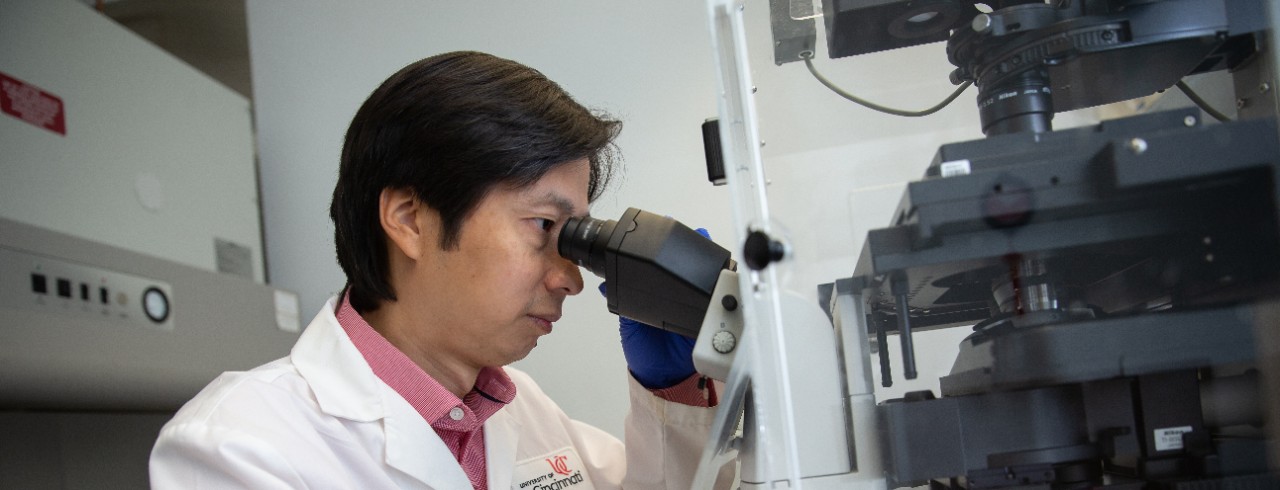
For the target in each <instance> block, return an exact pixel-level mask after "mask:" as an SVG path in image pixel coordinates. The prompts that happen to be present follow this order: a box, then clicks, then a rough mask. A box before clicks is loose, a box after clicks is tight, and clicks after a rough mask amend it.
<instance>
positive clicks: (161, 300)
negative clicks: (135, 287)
mask: <svg viewBox="0 0 1280 490" xmlns="http://www.w3.org/2000/svg"><path fill="white" fill-rule="evenodd" d="M142 311H143V312H144V313H146V314H147V318H150V319H151V321H153V322H156V323H164V321H165V320H167V319H168V318H169V297H168V296H165V294H164V291H161V290H159V289H156V288H147V290H146V291H144V292H143V293H142Z"/></svg>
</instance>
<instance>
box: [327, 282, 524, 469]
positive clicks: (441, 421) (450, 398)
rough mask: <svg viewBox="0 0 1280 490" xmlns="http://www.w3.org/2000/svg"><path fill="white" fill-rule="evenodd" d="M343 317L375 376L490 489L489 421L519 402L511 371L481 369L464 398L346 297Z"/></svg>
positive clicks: (340, 316)
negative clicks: (375, 326)
mask: <svg viewBox="0 0 1280 490" xmlns="http://www.w3.org/2000/svg"><path fill="white" fill-rule="evenodd" d="M337 317H338V324H339V325H341V326H342V329H343V330H345V331H346V332H347V336H348V337H350V338H351V343H352V344H355V347H356V350H359V351H360V354H361V355H363V356H364V360H365V362H368V363H369V367H370V368H373V373H374V374H376V375H377V376H378V378H380V379H382V381H383V382H384V383H386V384H387V386H390V387H391V389H393V390H396V393H399V394H400V396H401V397H403V398H404V399H405V401H407V402H409V405H411V406H413V408H414V409H415V410H417V411H418V413H419V414H420V415H422V418H423V419H424V420H426V421H427V423H429V424H431V428H432V429H435V431H436V434H439V435H440V439H441V440H443V441H444V444H445V446H447V447H448V448H449V451H451V452H453V457H454V458H455V459H457V460H458V464H460V465H462V470H463V471H464V472H466V474H467V478H470V479H471V486H473V487H475V488H488V486H489V484H488V476H487V475H486V473H485V469H486V465H485V457H484V421H485V420H488V419H489V417H490V416H491V415H493V414H494V413H497V411H498V410H500V409H502V407H504V406H506V404H508V403H510V402H511V400H513V399H515V396H516V387H515V385H514V384H512V383H511V378H509V377H507V373H505V372H503V371H502V368H500V367H491V368H484V369H482V370H480V375H479V377H477V378H476V385H475V387H473V388H472V389H471V391H470V392H468V393H467V394H466V395H465V396H463V397H462V399H461V400H459V399H458V396H457V395H454V394H453V393H451V392H449V390H446V389H445V388H444V387H443V386H441V385H440V383H439V382H437V381H436V380H435V378H432V377H431V376H430V375H428V374H427V373H426V371H423V370H422V368H420V367H418V365H417V364H414V362H413V361H412V360H410V359H409V356H406V355H404V353H403V352H400V350H399V349H396V348H395V346H394V345H391V342H388V341H387V339H386V338H384V337H383V336H382V335H381V334H379V333H378V332H377V331H376V330H374V329H373V327H371V326H369V323H368V322H366V321H365V320H364V318H363V317H361V316H360V314H359V313H358V312H356V310H355V308H352V307H351V303H350V302H349V301H347V298H346V297H344V298H342V305H341V306H339V307H338V311H337Z"/></svg>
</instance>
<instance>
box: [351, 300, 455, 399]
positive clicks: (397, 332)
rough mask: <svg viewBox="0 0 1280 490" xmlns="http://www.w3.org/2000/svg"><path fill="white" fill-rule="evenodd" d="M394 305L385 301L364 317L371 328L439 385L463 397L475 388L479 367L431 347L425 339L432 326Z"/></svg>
mask: <svg viewBox="0 0 1280 490" xmlns="http://www.w3.org/2000/svg"><path fill="white" fill-rule="evenodd" d="M394 305H395V304H394V303H384V304H383V305H382V307H380V308H378V309H377V310H374V311H370V312H368V313H365V314H362V315H361V316H363V317H364V319H365V321H366V322H368V323H369V326H370V327H373V329H374V330H375V331H377V332H378V333H379V334H381V335H382V336H383V337H384V338H386V339H387V341H388V342H390V343H391V345H393V346H395V348H396V349H398V350H400V352H403V353H404V355H405V356H407V357H408V358H409V359H410V360H412V361H413V363H414V364H417V365H418V367H420V368H422V370H423V371H424V372H426V373H427V375H429V376H431V377H432V378H433V379H435V380H436V382H437V383H440V386H443V387H444V388H445V389H446V390H449V392H450V393H453V394H454V395H457V397H458V398H460V399H461V398H462V397H463V396H464V395H466V394H467V393H469V392H470V391H471V389H472V388H473V387H475V384H476V378H477V377H478V376H479V375H480V369H478V368H474V367H471V366H469V365H467V364H466V363H464V362H462V361H461V360H458V359H451V358H448V357H447V356H442V355H439V354H438V353H435V352H432V351H431V349H430V348H429V345H430V343H429V342H426V341H425V339H426V338H428V337H429V336H430V335H429V333H428V332H427V330H428V329H429V328H430V327H429V326H427V325H420V324H415V323H413V322H412V321H411V319H412V318H415V317H416V318H421V315H411V314H408V313H407V312H406V311H404V310H403V309H402V308H396V307H395V306H394Z"/></svg>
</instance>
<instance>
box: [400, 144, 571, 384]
mask: <svg viewBox="0 0 1280 490" xmlns="http://www.w3.org/2000/svg"><path fill="white" fill-rule="evenodd" d="M588 171H589V167H588V164H587V161H586V160H585V159H584V160H580V161H576V162H571V163H567V164H564V165H560V166H559V167H557V168H555V169H553V170H551V171H550V172H547V173H546V174H545V175H544V176H543V177H542V178H541V179H540V180H538V181H537V182H535V183H534V184H533V185H530V186H528V187H521V188H513V187H509V186H504V185H499V186H497V187H495V188H494V189H492V190H491V191H490V192H489V193H488V194H487V195H486V196H485V197H484V198H483V199H482V200H481V201H480V204H479V206H477V208H476V209H475V211H474V212H473V213H472V214H471V215H470V216H469V217H467V219H466V220H465V221H464V222H463V224H462V228H461V232H460V235H459V240H458V242H457V243H458V246H457V248H456V249H452V250H440V248H439V245H438V242H437V243H429V244H428V243H424V244H422V245H423V246H424V247H433V248H432V249H431V250H433V253H430V254H428V256H427V258H426V259H425V260H423V261H422V262H421V263H420V264H419V265H418V267H421V268H423V269H420V270H418V271H417V273H416V274H414V283H413V284H411V285H410V288H411V290H408V291H398V296H400V300H401V301H402V302H405V303H408V304H412V305H414V310H416V311H415V313H416V314H419V315H423V316H425V318H422V323H423V324H424V325H430V326H429V327H428V328H427V329H425V330H424V331H423V332H422V333H423V334H425V335H426V337H427V338H422V339H419V340H420V341H421V342H423V343H420V344H419V345H420V346H421V347H423V348H425V349H428V350H430V351H432V353H433V355H436V356H444V357H446V358H451V359H452V360H454V361H455V362H461V363H464V364H466V365H470V366H472V367H476V368H479V367H485V366H502V365H506V364H510V363H512V362H515V361H517V360H520V359H522V358H524V357H525V356H526V355H528V354H529V351H530V350H532V349H533V347H534V346H535V345H537V342H538V337H540V336H543V335H546V334H549V333H551V330H552V323H554V322H555V321H556V320H558V319H559V318H560V308H561V305H562V304H563V303H564V299H565V297H566V296H569V295H572V294H578V293H579V292H581V291H582V275H581V274H580V273H579V272H578V267H577V266H576V265H574V264H573V263H572V262H569V261H568V260H565V259H564V258H562V257H560V255H559V254H558V253H557V251H556V241H557V236H558V235H559V233H560V229H561V228H562V227H563V226H564V222H565V220H566V219H567V218H569V217H571V216H581V215H585V214H586V213H587V184H588V177H589V174H588ZM428 235H432V234H428ZM428 239H430V240H434V236H431V237H430V238H428Z"/></svg>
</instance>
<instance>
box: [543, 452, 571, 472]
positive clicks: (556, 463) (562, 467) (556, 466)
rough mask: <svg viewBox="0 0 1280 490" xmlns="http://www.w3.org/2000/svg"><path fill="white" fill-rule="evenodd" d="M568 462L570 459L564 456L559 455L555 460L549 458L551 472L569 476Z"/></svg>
mask: <svg viewBox="0 0 1280 490" xmlns="http://www.w3.org/2000/svg"><path fill="white" fill-rule="evenodd" d="M568 461H569V457H568V456H565V455H563V454H560V455H557V456H555V457H554V458H547V464H549V465H551V471H554V472H556V473H558V474H561V475H568V474H569V462H568Z"/></svg>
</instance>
